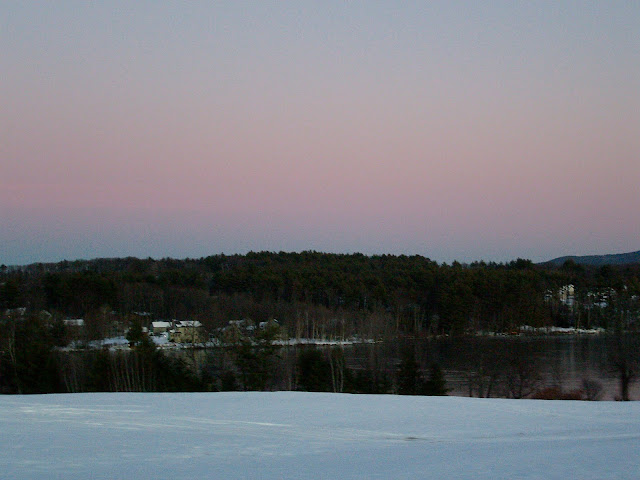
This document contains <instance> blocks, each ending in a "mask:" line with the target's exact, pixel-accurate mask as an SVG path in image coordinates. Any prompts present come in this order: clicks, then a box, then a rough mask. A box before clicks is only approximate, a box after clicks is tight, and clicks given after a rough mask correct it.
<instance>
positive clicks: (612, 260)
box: [543, 250, 640, 267]
mask: <svg viewBox="0 0 640 480" xmlns="http://www.w3.org/2000/svg"><path fill="white" fill-rule="evenodd" d="M567 260H573V261H574V262H576V263H577V264H580V265H591V266H595V267H600V266H602V265H628V264H631V263H640V250H638V251H637V252H629V253H616V254H612V255H584V256H577V255H573V256H566V257H558V258H554V259H553V260H549V261H548V262H544V263H543V265H558V266H559V265H562V264H564V262H566V261H567Z"/></svg>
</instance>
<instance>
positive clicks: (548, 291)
mask: <svg viewBox="0 0 640 480" xmlns="http://www.w3.org/2000/svg"><path fill="white" fill-rule="evenodd" d="M639 279H640V265H637V264H636V265H628V266H624V267H615V266H602V267H588V266H581V265H577V264H576V263H574V262H572V261H567V262H565V263H564V264H563V265H562V266H560V267H554V266H539V265H534V264H533V263H532V262H530V261H529V260H522V259H518V260H515V261H512V262H509V263H506V264H496V263H484V262H477V263H472V264H469V265H461V264H459V263H455V262H454V263H453V264H451V265H448V264H438V263H436V262H434V261H431V260H429V259H428V258H424V257H421V256H403V255H401V256H394V255H381V256H365V255H362V254H349V255H340V254H326V253H318V252H302V253H284V252H280V253H270V252H260V253H248V254H246V255H231V256H228V255H215V256H210V257H206V258H200V259H184V260H175V259H162V260H154V259H137V258H122V259H97V260H90V261H74V262H66V261H65V262H60V263H56V264H33V265H29V266H25V267H11V268H7V267H3V268H2V273H1V277H0V308H1V309H2V311H6V310H7V309H15V308H21V307H24V308H26V309H27V311H29V312H40V311H43V310H44V311H46V312H48V313H49V314H51V315H52V317H53V318H83V319H84V320H85V325H86V331H87V335H88V337H89V338H102V337H104V336H106V335H108V334H109V331H108V330H109V328H110V325H111V324H112V323H113V322H116V321H119V322H124V323H127V322H131V321H133V320H132V319H140V318H141V317H140V314H141V313H144V314H145V316H146V317H145V318H146V319H147V320H152V319H195V320H199V321H201V322H202V323H203V324H204V325H205V327H206V328H207V329H208V330H209V331H214V330H215V329H216V328H218V327H221V326H224V325H226V324H228V322H229V321H230V320H238V319H251V320H252V321H254V322H261V321H267V320H271V319H274V318H276V319H277V320H278V321H279V322H280V325H281V326H282V327H283V328H285V329H286V330H287V332H288V334H289V336H292V337H293V336H297V337H317V336H326V337H336V336H340V337H345V336H351V335H360V336H363V337H385V336H394V335H398V334H399V335H436V334H438V335H439V334H449V335H458V334H465V333H472V332H477V331H480V330H482V331H493V332H510V331H512V330H513V329H515V328H517V327H518V326H520V325H525V324H526V325H532V326H550V325H558V326H570V325H576V324H579V325H584V326H589V327H594V326H602V327H605V328H606V327H608V326H611V322H612V319H618V318H620V314H623V315H624V316H625V318H626V320H627V323H633V321H634V320H635V318H636V316H637V307H638V295H639V294H640V280H639ZM567 285H572V286H573V290H572V294H571V298H570V299H568V298H567V297H566V293H565V296H564V297H563V294H562V292H561V289H562V288H563V287H564V286H567ZM569 300H570V301H569Z"/></svg>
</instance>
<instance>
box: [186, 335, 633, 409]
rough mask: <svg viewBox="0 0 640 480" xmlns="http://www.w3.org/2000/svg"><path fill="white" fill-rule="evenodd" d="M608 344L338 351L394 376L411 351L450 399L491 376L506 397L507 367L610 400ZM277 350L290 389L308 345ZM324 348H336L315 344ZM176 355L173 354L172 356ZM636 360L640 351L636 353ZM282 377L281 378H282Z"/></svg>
mask: <svg viewBox="0 0 640 480" xmlns="http://www.w3.org/2000/svg"><path fill="white" fill-rule="evenodd" d="M608 342H609V339H608V337H607V336H606V335H559V336H531V337H523V336H514V337H499V336H495V337H490V336H487V337H465V338H441V339H419V340H414V339H402V340H396V341H388V342H379V343H375V344H354V345H347V346H344V347H343V349H344V350H343V352H344V358H345V363H346V366H347V367H349V368H351V369H354V370H362V369H372V368H373V369H376V370H377V371H382V372H385V373H386V374H387V376H388V377H389V378H390V379H393V378H395V375H396V372H397V370H398V365H399V363H400V358H401V357H402V351H403V349H406V348H412V349H414V351H415V353H416V360H417V361H418V362H419V363H420V365H421V367H422V369H423V371H424V372H425V376H426V372H428V369H429V367H430V365H431V364H432V363H437V364H438V365H439V366H440V367H441V369H442V370H443V372H444V375H445V377H446V380H447V387H448V388H449V389H450V391H449V394H450V395H458V396H468V395H469V394H470V384H472V385H475V387H474V390H473V396H484V395H486V393H487V389H490V388H489V387H488V384H489V383H491V382H489V381H488V380H486V379H489V378H490V377H491V375H492V374H493V375H496V376H497V377H499V379H498V380H496V382H495V384H494V385H493V388H492V389H490V393H491V396H493V397H496V396H508V394H507V393H505V388H506V387H505V385H504V383H505V373H504V372H505V371H507V369H508V368H509V365H510V366H511V368H514V365H515V367H516V368H524V367H531V369H532V370H534V371H535V374H536V376H537V377H538V378H539V382H538V383H536V385H535V389H536V390H537V389H541V388H545V387H550V386H557V387H560V388H561V389H562V390H563V391H571V390H578V389H580V388H582V386H583V381H584V380H585V379H586V380H593V381H596V382H598V383H599V384H601V385H602V394H601V396H600V399H601V400H614V399H615V398H616V397H618V396H619V395H620V393H619V391H620V390H619V383H618V379H617V378H616V376H615V373H614V372H613V371H612V370H611V367H610V365H609V361H608V353H607V348H608ZM284 348H285V350H284V351H281V352H280V355H279V357H280V365H278V366H276V367H275V368H276V369H277V370H278V371H279V372H283V371H286V372H288V373H286V374H284V377H285V378H287V379H288V380H287V381H279V382H278V383H277V384H276V385H275V386H274V388H276V389H281V390H286V389H290V388H292V383H291V379H292V378H293V376H294V373H293V370H295V357H296V350H297V349H300V348H309V347H300V346H298V347H295V346H291V347H284ZM315 348H320V349H327V348H337V347H327V346H318V347H315ZM176 353H177V352H176ZM177 354H179V355H186V356H188V358H189V359H190V360H191V361H192V362H194V363H196V364H198V365H199V366H203V365H204V364H205V363H206V361H207V360H206V358H207V356H208V355H213V356H216V355H217V353H216V351H215V349H213V350H209V351H208V352H207V351H203V350H182V351H179V353H177ZM635 354H636V356H637V355H640V352H637V351H636V352H635ZM479 372H482V373H483V375H484V378H485V384H484V385H483V386H482V389H483V392H484V394H482V395H479V394H478V390H477V385H476V383H474V382H476V380H475V379H477V376H478V373H479ZM281 376H282V375H281ZM630 397H631V399H632V400H640V380H639V381H637V382H635V383H632V384H631V388H630Z"/></svg>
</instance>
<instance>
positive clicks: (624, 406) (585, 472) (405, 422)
mask: <svg viewBox="0 0 640 480" xmlns="http://www.w3.org/2000/svg"><path fill="white" fill-rule="evenodd" d="M0 477H1V478H2V479H5V480H8V479H36V478H37V479H49V478H51V479H57V478H59V479H65V480H70V479H190V480H195V479H199V478H212V479H239V478H246V479H283V478H291V479H311V478H313V479H354V478H358V479H375V478H381V479H418V478H469V479H484V478H486V479H489V478H491V479H496V478H501V479H516V478H540V479H553V478H558V479H563V480H568V479H614V478H615V479H622V478H628V479H637V478H640V402H627V403H620V402H573V401H541V400H538V401H536V400H503V399H472V398H459V397H400V396H385V395H338V394H320V393H298V392H277V393H257V392H256V393H235V392H234V393H176V394H160V393H157V394H156V393H146V394H134V393H120V394H105V393H99V394H67V395H35V396H2V397H0Z"/></svg>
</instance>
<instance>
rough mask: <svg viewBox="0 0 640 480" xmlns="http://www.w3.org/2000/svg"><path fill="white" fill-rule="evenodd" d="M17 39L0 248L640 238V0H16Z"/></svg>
mask: <svg viewBox="0 0 640 480" xmlns="http://www.w3.org/2000/svg"><path fill="white" fill-rule="evenodd" d="M212 3H215V5H213V6H212V5H211V4H212ZM0 46H1V48H0V263H4V264H7V265H12V264H25V263H32V262H49V261H58V260H62V259H69V260H71V259H77V258H96V257H122V256H130V255H131V256H138V257H149V256H151V257H167V256H170V257H177V258H184V257H201V256H207V255H211V254H216V253H222V252H224V253H227V254H230V253H245V252H247V251H249V250H254V251H258V250H273V251H280V250H284V251H301V250H319V251H327V252H356V251H357V252H363V253H366V254H374V253H393V254H399V253H404V254H420V255H424V256H427V257H430V258H431V259H433V260H436V261H439V262H450V261H452V260H454V259H455V260H459V261H463V262H469V261H474V260H481V259H483V260H494V261H508V260H512V259H515V258H518V257H522V258H530V259H532V260H534V261H542V260H547V259H550V258H553V257H557V256H561V255H567V254H578V255H583V254H604V253H619V252H626V251H632V250H638V249H640V209H639V207H640V2H635V1H626V2H621V1H610V2H602V1H575V2H573V1H572V2H569V1H567V2H558V1H557V0H556V1H549V2H541V1H537V2H513V1H505V2H497V1H494V2H452V1H444V2H423V1H415V2H414V1H407V2H390V1H384V2H382V1H362V2H360V1H354V2H343V1H323V2H310V1H295V2H284V1H277V2H266V1H255V2H243V1H229V2H185V3H178V2H160V1H139V2H130V1H122V2H119V1H102V2H84V1H78V2H70V1H60V2H46V3H45V2H22V1H5V2H2V3H0Z"/></svg>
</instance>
